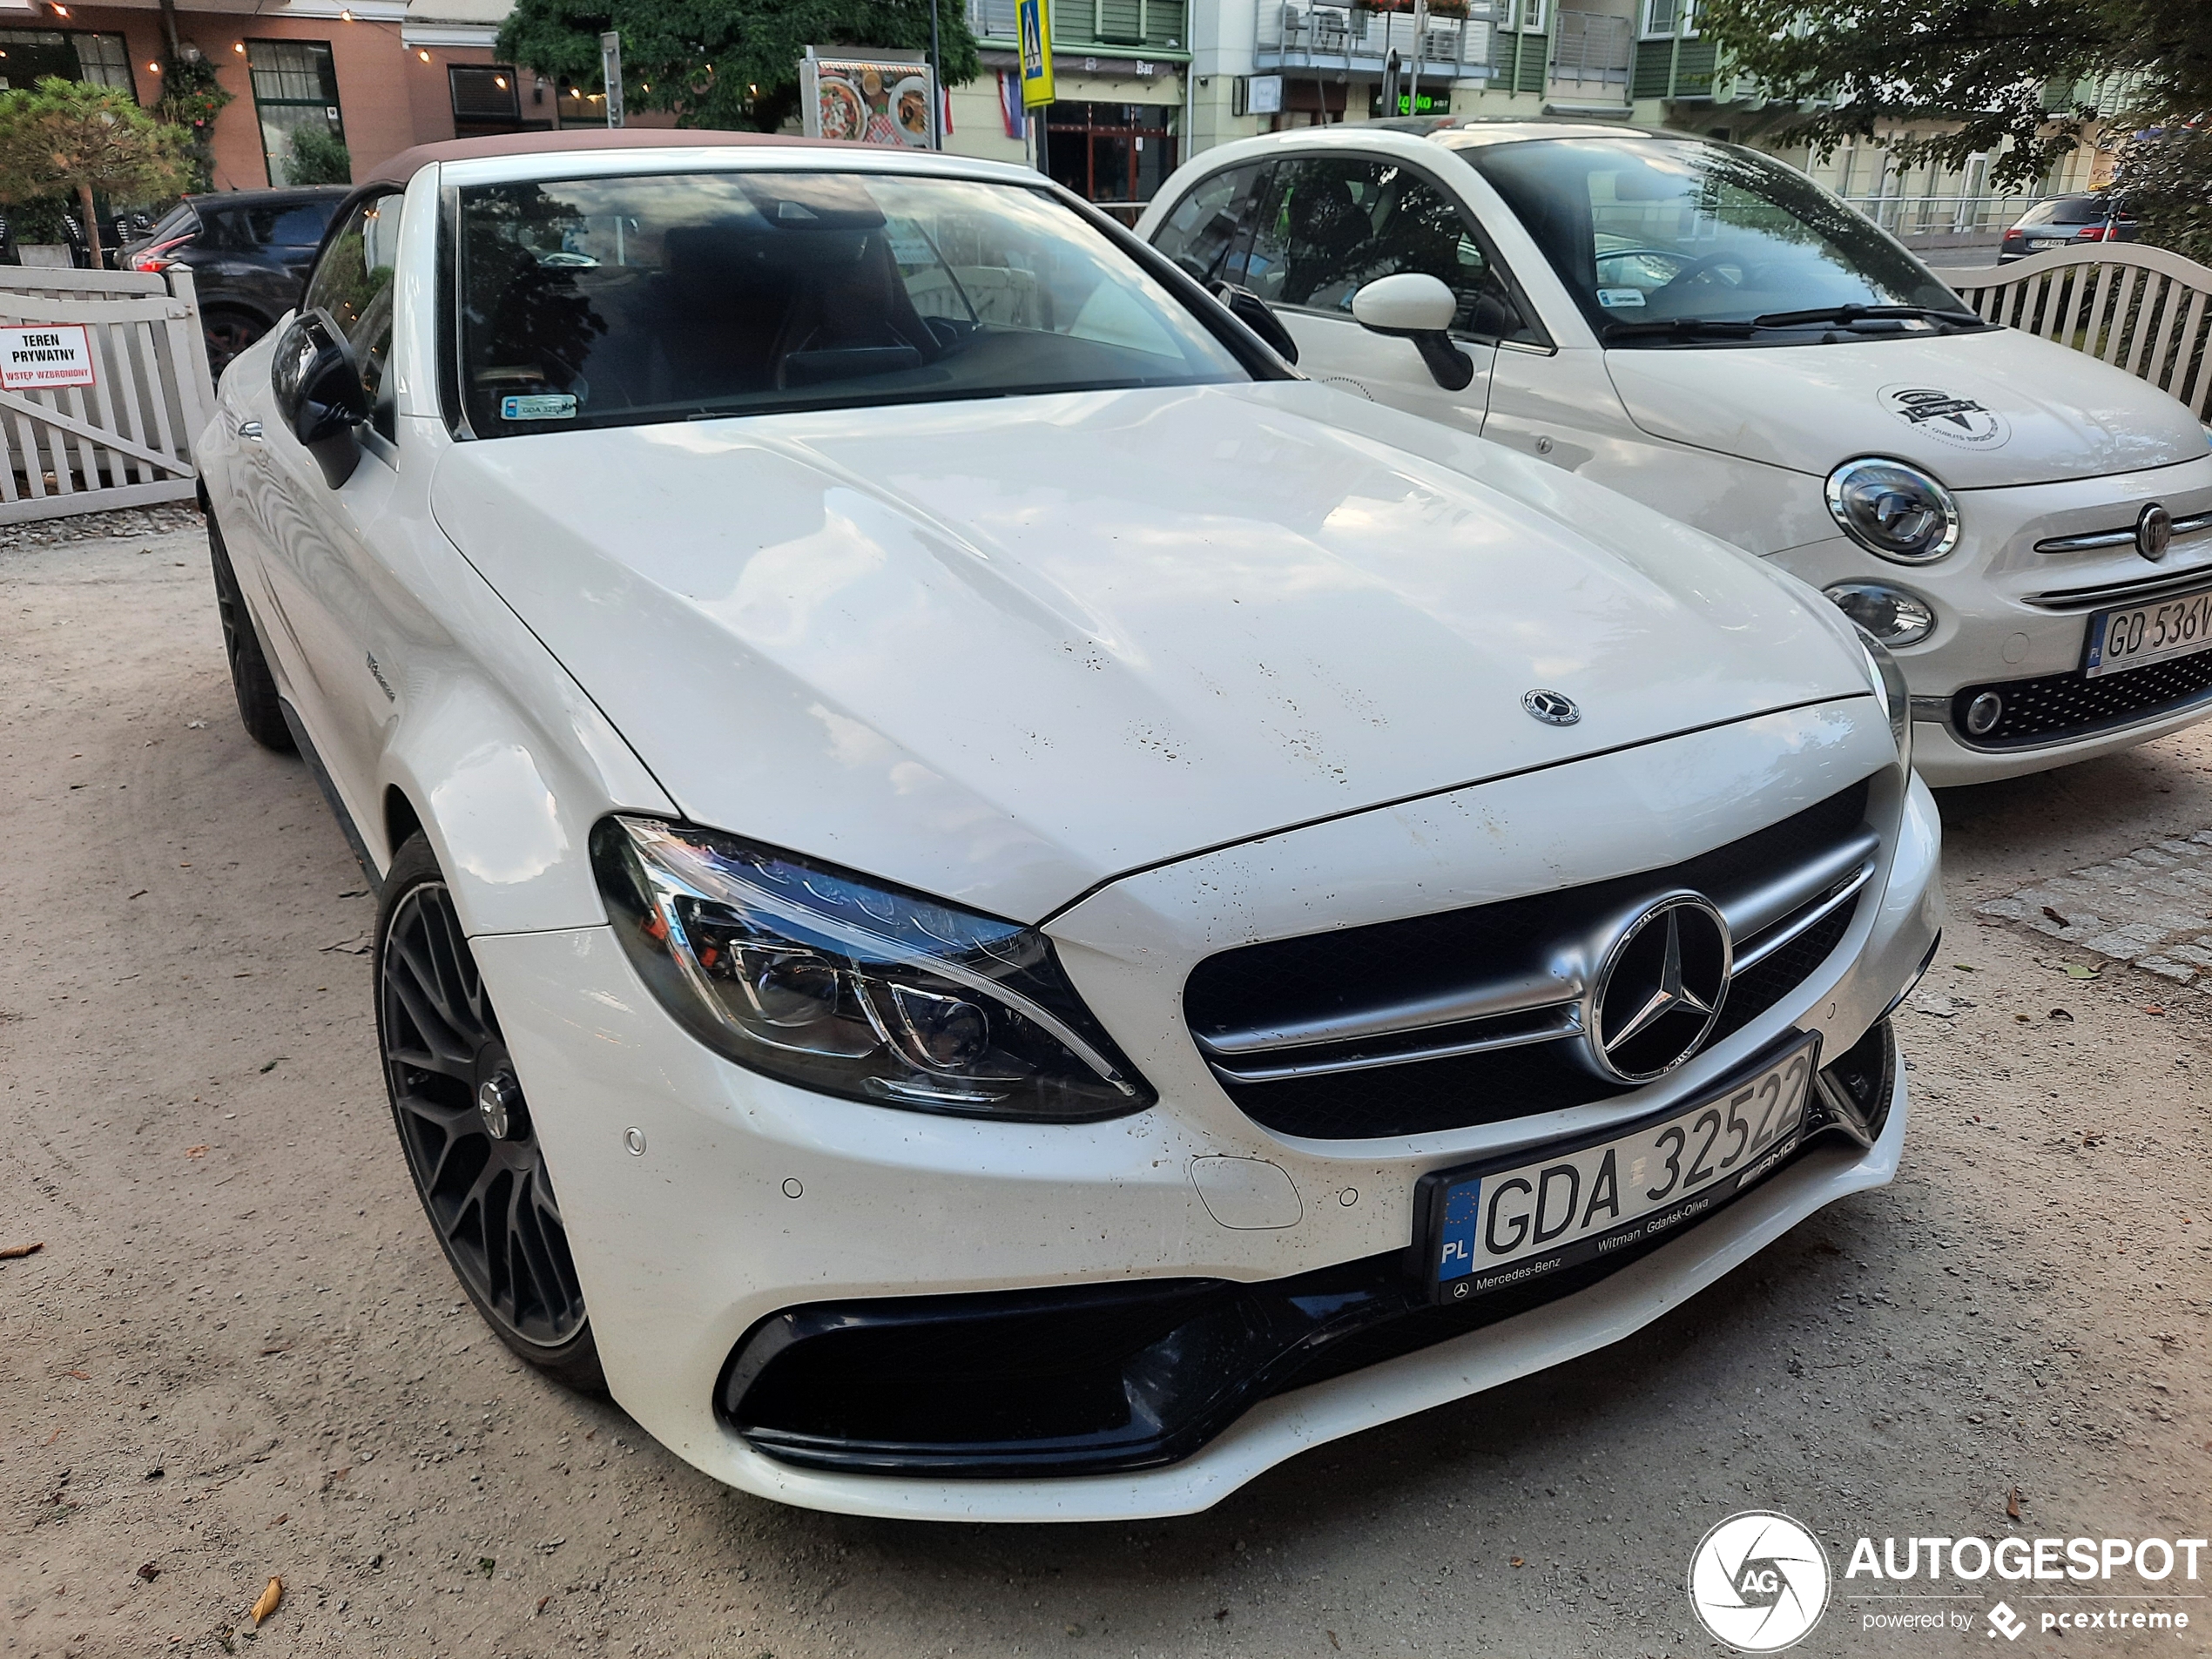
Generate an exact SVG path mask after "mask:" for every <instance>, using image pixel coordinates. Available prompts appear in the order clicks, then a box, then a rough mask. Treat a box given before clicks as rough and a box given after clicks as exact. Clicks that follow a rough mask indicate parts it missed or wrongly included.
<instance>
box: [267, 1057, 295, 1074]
mask: <svg viewBox="0 0 2212 1659" xmlns="http://www.w3.org/2000/svg"><path fill="white" fill-rule="evenodd" d="M290 1057H291V1056H290V1055H278V1056H277V1057H276V1060H264V1061H263V1062H261V1069H262V1070H264V1071H274V1070H275V1069H277V1060H286V1059H289V1058H290Z"/></svg>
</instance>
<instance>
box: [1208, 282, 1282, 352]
mask: <svg viewBox="0 0 2212 1659" xmlns="http://www.w3.org/2000/svg"><path fill="white" fill-rule="evenodd" d="M1206 292H1207V293H1211V294H1212V295H1213V297H1214V298H1215V299H1217V300H1220V301H1221V303H1222V304H1223V305H1224V306H1226V307H1228V308H1229V314H1230V315H1231V316H1232V317H1234V318H1236V320H1238V322H1241V323H1243V324H1244V327H1247V328H1249V329H1251V331H1252V332H1253V333H1254V334H1258V336H1259V337H1260V339H1261V341H1263V342H1264V344H1265V345H1266V347H1267V349H1268V350H1270V351H1271V352H1273V353H1274V354H1276V355H1277V356H1278V357H1279V358H1281V359H1282V360H1283V361H1285V362H1286V363H1295V362H1296V361H1298V341H1295V340H1292V339H1291V331H1290V330H1289V329H1287V328H1285V327H1283V320H1282V319H1281V318H1280V317H1278V316H1277V315H1276V314H1274V312H1273V311H1271V310H1270V309H1269V308H1268V304H1267V301H1266V300H1263V299H1261V298H1260V297H1259V296H1258V294H1256V293H1253V292H1252V291H1251V289H1250V288H1240V287H1238V286H1237V285H1236V284H1235V283H1233V282H1224V281H1223V280H1220V279H1219V278H1218V277H1217V278H1215V279H1214V280H1212V281H1211V282H1209V283H1207V284H1206Z"/></svg>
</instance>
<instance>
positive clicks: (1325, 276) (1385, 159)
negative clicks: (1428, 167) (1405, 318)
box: [1242, 151, 1531, 432]
mask: <svg viewBox="0 0 2212 1659" xmlns="http://www.w3.org/2000/svg"><path fill="white" fill-rule="evenodd" d="M1252 218H1253V224H1254V228H1253V231H1252V235H1251V245H1250V247H1249V250H1248V251H1247V252H1246V253H1244V256H1243V260H1242V268H1243V273H1244V286H1245V287H1249V288H1251V290H1252V291H1253V292H1254V293H1257V294H1258V295H1259V296H1260V298H1261V299H1263V300H1266V301H1267V303H1268V304H1269V305H1270V306H1271V307H1274V308H1275V309H1276V311H1277V312H1278V314H1279V315H1280V316H1281V318H1282V320H1283V323H1284V326H1285V327H1287V328H1288V329H1289V330H1290V332H1291V338H1292V339H1294V340H1296V341H1298V367H1299V368H1301V369H1302V370H1304V371H1305V373H1306V374H1309V375H1311V376H1312V378H1314V379H1315V380H1319V381H1333V382H1336V383H1338V384H1340V385H1343V386H1345V388H1347V389H1350V390H1352V391H1357V392H1359V393H1362V394H1364V395H1366V396H1369V397H1372V398H1374V399H1376V400H1377V401H1381V402H1385V403H1390V404H1394V405H1396V406H1397V407H1399V408H1404V409H1407V410H1410V411H1412V412H1413V414H1416V415H1426V416H1427V417H1428V418H1430V419H1432V420H1437V421H1445V422H1447V424H1450V425H1453V426H1457V427H1460V428H1463V429H1465V430H1467V431H1469V432H1480V430H1481V429H1482V421H1483V415H1484V412H1485V410H1486V408H1487V404H1488V400H1489V392H1490V373H1491V367H1492V364H1493V362H1494V360H1495V358H1496V356H1497V352H1498V342H1499V341H1500V339H1501V337H1518V336H1521V335H1522V334H1527V333H1529V332H1531V331H1530V329H1529V327H1528V325H1527V322H1526V321H1525V320H1524V314H1523V312H1522V309H1521V307H1520V305H1519V303H1518V302H1517V300H1516V299H1515V296H1514V293H1513V292H1512V288H1511V285H1510V282H1509V280H1508V279H1507V273H1506V272H1505V271H1504V269H1503V267H1502V266H1501V265H1500V263H1499V261H1498V259H1497V256H1496V253H1495V252H1494V250H1493V249H1492V247H1491V246H1490V243H1489V240H1488V239H1487V237H1486V236H1484V235H1483V233H1482V232H1481V230H1480V227H1479V226H1477V225H1476V224H1475V223H1474V220H1473V219H1472V218H1471V217H1469V215H1468V214H1467V212H1465V210H1464V209H1462V208H1461V207H1460V205H1459V204H1458V203H1457V202H1456V201H1455V200H1454V199H1453V197H1452V196H1451V194H1450V192H1447V190H1445V189H1444V187H1443V186H1442V185H1440V184H1439V183H1438V182H1437V181H1436V180H1435V179H1433V178H1432V177H1430V176H1429V175H1428V174H1426V173H1425V172H1422V171H1421V170H1420V168H1417V167H1415V166H1413V165H1409V164H1408V163H1406V162H1404V161H1401V160H1399V158H1396V157H1394V156H1386V155H1369V154H1361V153H1359V152H1343V151H1330V152H1316V153H1312V154H1305V155H1293V156H1291V157H1286V158H1284V159H1282V160H1280V161H1278V162H1277V163H1276V164H1275V165H1274V168H1273V171H1272V172H1271V176H1270V178H1269V179H1268V184H1267V188H1266V190H1265V192H1264V194H1263V196H1262V197H1261V199H1260V201H1259V205H1258V210H1257V212H1255V213H1254V214H1253V215H1252ZM1407 272H1417V273H1423V274H1426V275H1429V276H1433V277H1436V278H1437V279H1439V280H1440V281H1442V282H1443V284H1444V286H1445V287H1447V288H1449V289H1451V290H1452V293H1453V296H1454V297H1455V298H1456V299H1457V300H1458V301H1459V309H1458V311H1457V313H1456V314H1455V315H1454V317H1453V326H1452V334H1453V339H1454V340H1455V341H1457V343H1458V345H1459V347H1460V350H1461V351H1463V352H1464V353H1466V354H1467V357H1468V358H1469V359H1471V360H1472V361H1473V362H1474V379H1473V380H1471V381H1469V382H1468V383H1467V386H1466V387H1464V388H1460V390H1457V391H1452V390H1447V388H1443V387H1441V386H1439V385H1438V384H1437V382H1436V380H1435V378H1434V376H1433V375H1432V374H1430V373H1429V371H1428V369H1427V367H1426V365H1425V364H1424V363H1423V362H1422V361H1421V357H1420V353H1419V352H1418V351H1416V350H1415V349H1414V347H1413V342H1412V341H1406V340H1393V339H1389V338H1386V337H1385V336H1383V335H1379V334H1370V333H1369V332H1368V331H1367V330H1366V329H1365V328H1362V327H1360V326H1359V324H1358V323H1357V322H1355V321H1353V320H1352V295H1353V294H1355V293H1358V292H1359V290H1360V289H1361V288H1362V287H1365V286H1366V284H1368V283H1370V282H1372V281H1374V280H1376V279H1377V278H1379V277H1386V276H1395V275H1398V274H1400V273H1407Z"/></svg>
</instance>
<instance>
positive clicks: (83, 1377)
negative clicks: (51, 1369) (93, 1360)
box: [62, 1371, 92, 1382]
mask: <svg viewBox="0 0 2212 1659" xmlns="http://www.w3.org/2000/svg"><path fill="white" fill-rule="evenodd" d="M62 1375H63V1376H64V1377H74V1378H76V1379H77V1380H78V1381H79V1382H90V1381H91V1380H92V1378H91V1372H84V1371H64V1372H62Z"/></svg>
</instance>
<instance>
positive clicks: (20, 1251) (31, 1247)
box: [0, 1238, 46, 1262]
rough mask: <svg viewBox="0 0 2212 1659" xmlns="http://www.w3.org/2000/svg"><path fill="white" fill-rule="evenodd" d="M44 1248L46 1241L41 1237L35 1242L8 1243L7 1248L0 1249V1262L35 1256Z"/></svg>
mask: <svg viewBox="0 0 2212 1659" xmlns="http://www.w3.org/2000/svg"><path fill="white" fill-rule="evenodd" d="M45 1248H46V1241H45V1240H44V1239H43V1238H42V1239H40V1240H39V1241H38V1242H37V1244H10V1245H9V1246H8V1247H7V1249H5V1250H0V1262H13V1261H20V1260H22V1259H23V1258H24V1257H25V1256H36V1255H37V1253H38V1252H39V1251H42V1250H44V1249H45Z"/></svg>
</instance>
